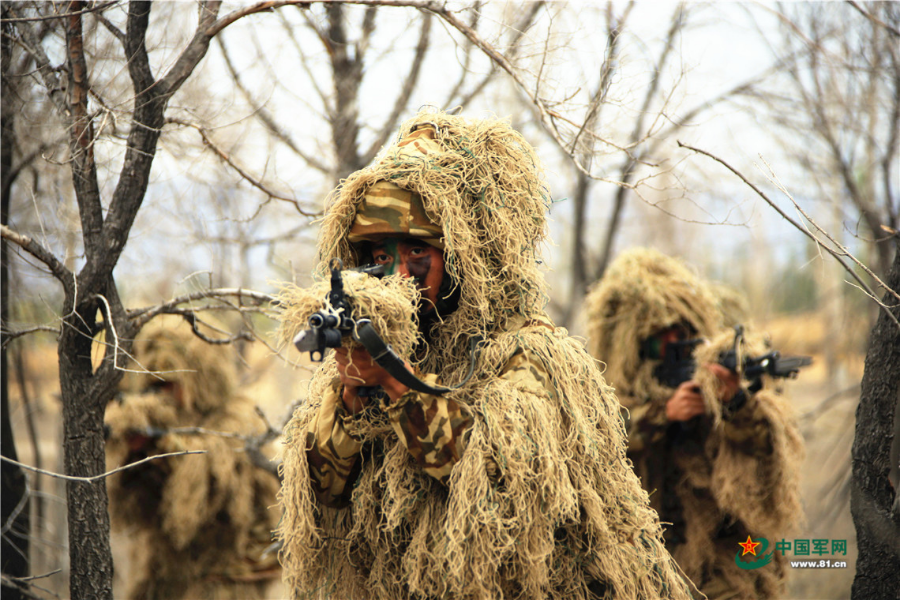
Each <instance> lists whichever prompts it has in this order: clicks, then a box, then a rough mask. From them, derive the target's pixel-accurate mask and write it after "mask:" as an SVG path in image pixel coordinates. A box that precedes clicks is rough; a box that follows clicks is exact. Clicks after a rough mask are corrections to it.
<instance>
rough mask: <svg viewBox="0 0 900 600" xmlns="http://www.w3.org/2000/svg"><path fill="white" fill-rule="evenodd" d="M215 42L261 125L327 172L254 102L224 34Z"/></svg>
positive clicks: (327, 169) (318, 169) (298, 154)
mask: <svg viewBox="0 0 900 600" xmlns="http://www.w3.org/2000/svg"><path fill="white" fill-rule="evenodd" d="M216 42H217V43H218V44H219V49H220V50H221V51H222V57H223V58H224V59H225V66H226V67H228V71H229V72H230V73H231V77H232V79H234V83H235V85H236V86H237V88H238V90H240V92H241V95H242V96H243V97H244V100H246V101H247V104H249V105H250V107H251V108H252V109H253V113H254V114H255V115H256V116H257V117H259V120H260V121H262V123H263V125H265V127H266V129H268V130H269V131H270V132H271V133H272V135H274V136H275V137H277V138H278V139H279V140H281V141H282V142H283V143H284V144H285V145H286V146H287V147H288V148H290V149H291V150H293V151H294V153H295V154H296V155H297V156H299V157H300V158H302V159H303V160H304V161H306V164H308V165H309V166H311V167H312V168H314V169H315V170H317V171H319V172H321V173H326V174H327V173H328V172H329V170H330V169H329V168H328V167H327V166H326V165H325V164H323V163H322V161H320V160H318V159H317V158H316V157H315V156H312V155H311V154H308V153H306V152H304V151H303V149H302V148H300V146H299V145H298V144H297V143H296V142H294V140H293V138H291V136H290V134H288V132H287V131H285V130H284V128H282V127H281V125H279V124H278V122H277V121H276V120H275V118H273V117H272V115H270V114H269V111H267V110H266V108H265V106H262V105H259V104H257V103H256V100H255V99H254V98H253V95H252V94H251V93H250V90H248V89H247V86H245V85H244V83H243V81H242V80H241V77H240V75H239V74H238V72H237V69H235V68H234V63H232V62H231V56H230V55H229V53H228V48H227V46H226V45H225V38H224V36H221V35H220V36H218V37H216Z"/></svg>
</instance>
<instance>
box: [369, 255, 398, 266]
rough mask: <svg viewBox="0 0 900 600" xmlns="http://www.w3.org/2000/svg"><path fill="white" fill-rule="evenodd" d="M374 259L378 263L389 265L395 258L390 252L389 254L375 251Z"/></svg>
mask: <svg viewBox="0 0 900 600" xmlns="http://www.w3.org/2000/svg"><path fill="white" fill-rule="evenodd" d="M373 260H374V261H375V264H377V265H387V264H390V263H391V261H393V260H394V258H393V257H392V256H391V255H390V254H387V253H385V252H375V253H374V254H373Z"/></svg>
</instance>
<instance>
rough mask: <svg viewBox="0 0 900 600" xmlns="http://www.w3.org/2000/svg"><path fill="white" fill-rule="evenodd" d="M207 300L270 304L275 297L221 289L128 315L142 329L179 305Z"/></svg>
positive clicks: (178, 299)
mask: <svg viewBox="0 0 900 600" xmlns="http://www.w3.org/2000/svg"><path fill="white" fill-rule="evenodd" d="M205 298H219V299H222V298H238V299H241V300H243V299H244V298H249V299H251V300H254V301H256V302H259V303H269V302H272V301H273V300H274V297H273V296H271V295H269V294H263V293H261V292H254V291H252V290H243V289H240V288H221V289H214V290H204V291H200V292H194V293H192V294H187V295H185V296H179V297H178V298H174V299H172V300H169V301H168V302H165V303H164V304H160V305H157V306H150V307H146V308H139V309H133V310H129V311H127V315H128V318H129V319H131V320H132V321H133V322H134V323H135V326H136V327H138V328H140V327H143V326H144V324H146V323H147V322H148V321H149V320H150V319H152V318H153V317H155V316H156V315H158V314H162V313H165V312H167V311H168V310H170V309H172V308H175V307H177V306H178V305H179V304H184V303H185V302H193V301H196V300H203V299H205Z"/></svg>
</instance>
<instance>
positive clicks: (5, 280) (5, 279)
mask: <svg viewBox="0 0 900 600" xmlns="http://www.w3.org/2000/svg"><path fill="white" fill-rule="evenodd" d="M7 16H8V11H7V7H6V6H4V7H3V17H4V18H6V17H7ZM10 29H11V27H10V26H9V25H7V24H6V23H4V24H3V40H2V65H3V66H2V72H3V88H4V90H3V91H4V94H3V99H2V108H0V121H2V134H0V137H2V139H0V172H2V176H3V183H2V192H0V195H2V197H0V203H2V210H0V213H2V214H0V221H2V223H3V224H4V225H6V224H7V223H8V222H9V203H10V190H11V187H12V179H13V176H12V175H11V173H12V172H13V169H12V167H13V160H12V154H13V146H14V141H15V131H14V129H13V122H14V117H15V111H14V110H13V108H12V106H11V100H10V98H11V96H10V94H11V92H10V85H11V79H10V78H9V77H7V75H8V74H9V70H10V61H11V58H12V38H11V36H10V35H8V34H9V33H10V31H9V30H10ZM8 250H9V249H8V245H7V242H6V240H4V241H3V242H2V250H0V290H2V301H0V323H2V325H3V328H4V329H6V327H7V326H8V324H9V251H8ZM6 342H7V339H6V336H5V335H2V334H0V404H2V408H0V428H2V429H0V436H2V438H0V439H2V454H3V456H5V457H7V458H10V459H12V460H18V454H17V453H16V444H15V438H14V437H13V432H12V423H11V422H10V414H9V376H8V373H9V358H8V356H7V352H6ZM0 482H2V486H0V487H2V519H3V520H2V524H3V527H4V528H6V527H7V524H9V530H8V531H7V533H5V534H3V541H2V549H0V555H2V557H3V558H2V571H3V574H4V575H6V576H8V577H26V576H28V564H29V560H28V558H29V557H28V550H29V545H30V544H29V537H30V534H31V519H30V514H29V512H30V502H29V499H28V496H27V494H28V488H27V485H26V483H27V482H26V480H25V473H24V472H23V471H22V469H20V468H19V467H17V466H15V465H11V464H8V463H6V462H4V463H3V465H2V467H0ZM3 597H4V598H12V599H16V598H23V597H24V596H23V594H22V592H21V591H20V590H19V589H18V588H12V587H7V586H3Z"/></svg>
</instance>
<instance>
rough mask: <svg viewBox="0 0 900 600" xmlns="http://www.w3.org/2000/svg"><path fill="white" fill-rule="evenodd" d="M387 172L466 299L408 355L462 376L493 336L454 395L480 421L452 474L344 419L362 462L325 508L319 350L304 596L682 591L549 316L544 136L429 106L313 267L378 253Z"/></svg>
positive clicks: (360, 188) (339, 211) (298, 535)
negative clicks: (418, 211) (318, 450)
mask: <svg viewBox="0 0 900 600" xmlns="http://www.w3.org/2000/svg"><path fill="white" fill-rule="evenodd" d="M385 181H386V182H390V183H392V184H394V185H396V186H397V187H399V188H400V189H403V190H409V191H412V192H414V193H415V194H417V195H418V196H419V197H420V198H421V202H422V208H423V209H424V211H425V213H426V214H427V217H428V221H429V222H431V223H433V224H434V225H436V226H437V227H439V228H440V231H441V237H440V238H439V239H437V238H436V237H433V238H432V241H433V242H435V245H436V244H440V246H442V247H443V249H444V258H445V261H446V269H447V272H449V274H450V275H451V277H452V280H453V284H454V285H455V286H458V289H459V301H458V308H457V309H456V310H455V311H453V312H452V313H451V314H445V315H442V317H443V319H442V320H439V321H438V322H436V323H435V324H434V325H433V327H432V329H431V330H430V331H429V332H427V335H425V336H420V337H419V339H418V340H417V343H416V345H415V350H414V352H413V353H412V354H410V355H408V356H407V358H408V359H409V360H411V361H412V362H413V363H414V364H415V365H416V368H417V371H419V373H420V374H422V376H423V377H430V378H433V379H432V381H434V380H435V378H436V380H437V381H438V382H440V383H441V384H443V385H452V384H456V383H458V382H460V381H462V380H463V379H464V376H465V374H466V372H467V370H468V367H469V360H470V354H469V341H470V339H471V338H472V337H473V336H476V335H478V336H483V337H484V339H485V342H484V344H483V346H482V349H481V351H480V354H479V355H478V360H477V364H476V368H475V374H474V376H473V377H472V378H471V380H469V381H468V383H466V384H465V385H463V386H462V387H461V388H459V389H457V390H454V391H452V392H448V393H446V394H444V396H443V398H445V399H446V401H447V402H454V403H456V404H458V405H459V406H461V407H463V409H464V410H465V411H466V412H467V413H468V414H470V415H471V427H470V428H469V429H468V430H467V431H466V432H465V434H464V437H465V440H466V446H465V452H464V453H462V455H461V458H460V459H459V462H457V463H455V464H454V465H453V467H452V471H451V472H450V473H449V475H448V476H447V477H446V479H445V480H439V479H437V478H435V477H431V476H429V475H428V474H426V473H425V472H424V470H423V469H422V468H420V466H419V465H418V464H417V463H416V462H415V461H414V460H412V459H411V452H412V450H411V449H410V450H409V451H407V447H404V445H403V444H402V443H401V442H400V441H399V440H398V435H397V434H396V433H395V430H392V429H391V427H390V426H388V425H384V424H382V423H380V422H379V421H378V420H377V419H374V420H373V421H371V422H367V423H365V424H364V425H363V426H361V427H360V424H359V421H358V420H355V419H354V420H353V422H352V423H349V422H348V421H344V423H345V427H348V428H350V427H352V429H348V433H349V434H350V435H351V436H353V437H354V439H356V440H358V441H359V442H361V443H362V449H361V450H360V451H359V454H358V458H357V459H356V460H357V462H356V463H355V464H356V467H355V468H357V469H358V474H357V475H355V483H354V485H353V488H352V500H350V502H349V507H347V508H340V509H334V508H328V507H326V506H325V505H322V504H320V503H318V502H317V501H316V498H315V497H314V495H313V491H311V488H312V487H313V483H312V482H311V477H310V468H311V463H309V462H308V457H307V452H308V448H309V446H308V443H309V442H306V443H305V441H306V440H308V439H310V438H308V435H312V434H310V433H308V432H309V431H310V423H314V422H316V421H315V420H316V419H318V418H320V417H317V414H318V412H319V410H320V408H321V407H322V406H325V404H324V401H323V400H322V398H324V397H327V396H328V394H336V393H339V392H336V391H333V390H334V389H335V387H334V386H336V385H339V383H335V377H336V373H337V370H336V368H335V364H334V359H333V357H329V358H328V359H326V361H325V364H324V365H323V367H322V368H320V369H319V370H318V371H317V372H316V374H315V375H314V377H313V379H312V381H311V382H310V387H309V395H308V401H307V403H306V404H305V405H303V406H301V407H300V408H299V409H298V410H297V412H296V413H295V414H294V417H293V419H292V420H291V422H290V423H289V424H288V425H287V427H286V428H285V440H286V441H285V447H284V462H283V469H284V471H283V473H284V487H283V489H282V493H281V501H282V508H283V514H284V516H283V519H282V523H281V525H280V527H279V531H278V534H279V537H280V538H281V539H282V541H283V549H282V554H281V560H282V564H283V566H284V570H285V571H284V572H285V581H286V583H287V586H288V588H289V589H290V590H291V592H292V595H293V597H295V598H304V597H330V598H346V599H348V600H355V599H360V598H379V599H407V598H454V599H456V600H463V599H475V598H479V599H480V598H540V599H542V600H543V599H545V598H560V599H561V598H566V599H569V598H572V599H580V598H588V597H592V598H593V597H601V598H602V597H609V598H613V597H614V598H619V599H624V598H669V597H678V598H687V597H689V592H688V590H687V586H686V584H685V582H684V580H683V579H682V578H681V576H680V575H679V574H678V572H677V568H676V566H675V565H674V563H673V561H672V559H671V557H670V556H669V555H668V554H667V553H666V551H665V550H664V547H663V543H662V540H661V538H660V526H659V523H658V520H657V517H656V515H655V513H654V512H653V511H651V510H650V509H649V507H648V500H647V495H646V493H645V492H644V491H643V490H642V489H641V488H640V484H639V482H638V480H637V478H636V477H635V476H634V474H633V472H632V471H631V469H630V468H629V466H628V464H627V463H626V461H625V443H624V430H623V427H622V421H621V418H620V417H619V405H618V403H617V402H616V399H615V396H614V395H613V394H612V393H611V391H610V389H609V388H608V386H607V385H606V384H605V382H604V381H603V378H602V376H601V375H600V373H599V370H598V369H597V366H596V363H595V361H593V360H592V359H591V358H590V357H589V356H588V355H587V354H586V353H585V352H584V350H583V348H582V347H581V345H580V344H579V343H577V342H576V341H574V340H572V339H570V338H569V337H568V335H567V332H566V331H565V330H564V329H560V328H555V327H553V325H552V324H551V323H550V322H549V320H548V319H547V318H546V316H545V315H544V311H543V306H544V303H545V288H544V282H543V279H542V277H541V275H540V274H539V272H538V264H539V262H540V254H539V244H540V243H541V242H542V241H543V240H544V237H545V213H546V211H547V207H548V204H549V202H550V198H549V195H548V193H547V191H546V189H545V188H544V185H543V181H542V176H541V171H540V167H539V166H538V163H537V159H536V157H535V154H534V151H533V149H532V148H531V146H530V145H529V144H528V143H527V142H526V141H525V140H524V139H523V138H522V137H521V135H520V134H519V133H517V132H516V131H514V130H513V129H512V128H511V127H510V126H509V124H508V123H506V122H504V121H499V120H469V119H465V118H462V117H455V116H450V115H447V114H445V113H442V112H423V113H420V114H419V115H417V116H416V117H415V118H413V119H412V120H410V121H408V122H407V123H405V124H404V125H403V127H402V129H401V132H400V136H399V140H398V142H397V143H395V144H394V145H393V146H391V147H389V148H387V149H386V150H385V151H384V152H383V154H382V155H381V157H380V159H378V160H377V161H376V162H375V163H374V164H373V165H372V166H370V167H368V168H366V169H363V170H361V171H359V172H357V173H354V174H352V175H351V176H350V177H349V178H348V179H346V180H345V181H344V182H343V183H342V184H341V186H340V187H339V188H338V189H337V190H336V191H335V192H334V194H333V195H332V197H331V198H330V201H329V204H328V212H327V216H326V217H325V219H324V222H323V224H322V230H321V234H320V239H319V259H320V261H321V263H320V265H321V266H320V273H322V274H324V273H325V271H326V269H327V267H328V265H329V264H330V261H331V259H332V258H333V257H338V258H340V259H341V260H342V261H343V262H344V264H345V265H347V266H354V265H359V264H360V263H361V262H366V259H365V257H364V256H362V255H361V254H360V249H359V246H358V245H355V243H354V241H353V240H355V239H358V237H356V236H357V234H358V233H359V227H357V231H355V232H354V231H352V230H353V229H354V226H355V225H356V226H359V224H360V222H359V221H358V220H357V215H358V213H360V212H362V211H363V208H362V207H363V204H364V203H365V202H366V196H367V195H369V197H372V194H370V193H369V192H370V190H371V189H372V188H373V186H375V185H376V184H378V183H379V182H385ZM401 220H402V219H401ZM363 225H365V226H366V227H368V225H369V222H368V221H366V222H364V223H363ZM402 226H403V225H398V227H402ZM394 231H397V229H394ZM429 243H431V242H429ZM288 304H290V302H289V301H288ZM306 312H308V310H302V311H295V312H293V313H286V317H285V323H284V327H285V329H286V331H288V332H292V331H295V330H296V329H297V328H298V327H303V326H304V323H303V322H302V318H303V317H304V316H305V313H306ZM291 314H293V317H291V316H290V315H291ZM297 318H300V320H301V322H300V323H299V325H298V323H296V322H295V321H294V319H297ZM383 333H384V332H383ZM388 410H390V408H388ZM329 423H331V421H329ZM348 423H349V424H348ZM329 426H330V425H329ZM590 581H594V582H595V583H597V582H601V583H602V585H604V586H605V591H602V590H600V591H598V588H597V587H596V586H595V587H593V588H592V592H595V593H598V594H599V595H597V596H592V595H591V593H592V592H589V591H588V586H589V585H590Z"/></svg>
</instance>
